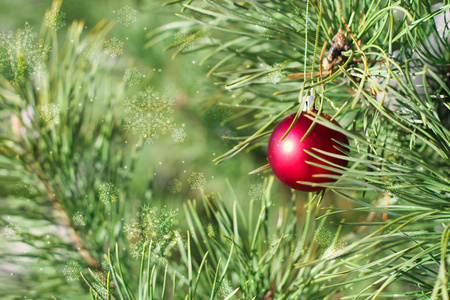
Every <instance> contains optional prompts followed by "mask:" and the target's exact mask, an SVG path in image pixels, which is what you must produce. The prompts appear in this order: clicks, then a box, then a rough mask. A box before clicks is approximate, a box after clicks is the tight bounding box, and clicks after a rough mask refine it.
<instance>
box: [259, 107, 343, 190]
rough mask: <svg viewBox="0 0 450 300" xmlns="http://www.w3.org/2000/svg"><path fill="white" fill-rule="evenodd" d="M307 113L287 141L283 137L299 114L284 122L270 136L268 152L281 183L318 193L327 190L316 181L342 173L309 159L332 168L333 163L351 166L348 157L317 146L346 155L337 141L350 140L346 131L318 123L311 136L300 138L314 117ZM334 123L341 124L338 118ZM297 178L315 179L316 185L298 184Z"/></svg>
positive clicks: (300, 118)
mask: <svg viewBox="0 0 450 300" xmlns="http://www.w3.org/2000/svg"><path fill="white" fill-rule="evenodd" d="M306 114H307V112H302V113H301V114H300V116H299V118H298V119H297V121H296V123H295V124H294V126H293V127H292V128H291V130H290V131H289V133H288V134H287V135H286V136H285V137H284V139H283V140H281V138H282V137H283V135H284V134H285V133H286V132H287V131H288V129H289V127H290V126H291V124H292V121H293V120H294V118H295V114H292V115H289V116H288V117H286V118H285V119H284V120H283V121H281V122H280V124H278V125H277V126H276V127H275V129H274V130H273V132H272V135H271V136H270V139H269V145H268V148H267V152H268V156H269V164H270V167H271V168H272V171H273V173H274V174H275V176H277V177H278V179H279V180H280V181H281V182H283V183H284V184H286V185H287V186H289V187H291V188H293V189H296V190H299V191H303V192H316V191H320V190H323V189H324V187H320V186H315V185H314V184H321V183H330V182H335V181H336V179H332V178H327V177H322V176H324V175H325V176H326V175H339V173H336V172H333V171H330V170H327V169H324V168H321V167H319V166H313V165H311V164H309V163H308V162H312V163H316V164H320V165H323V166H330V167H331V166H332V164H337V165H339V166H343V167H345V166H347V160H345V159H340V158H336V157H332V156H329V155H325V154H322V153H318V152H317V151H315V150H314V148H316V149H320V150H323V151H326V152H329V153H334V154H340V155H344V154H343V152H342V151H341V150H339V149H345V148H346V147H344V146H342V145H340V144H338V143H337V142H336V141H338V142H340V143H343V144H345V145H347V146H348V139H347V137H346V136H345V135H344V134H342V133H340V132H338V131H335V130H333V129H330V128H328V127H325V126H323V125H320V124H318V123H317V122H316V124H315V125H314V127H313V129H312V130H311V132H310V133H309V134H308V136H307V137H306V138H305V139H304V140H303V141H300V140H301V139H302V137H303V136H304V134H305V133H306V131H307V130H308V129H309V127H310V126H311V124H312V122H313V120H311V119H309V118H308V117H306ZM321 116H322V117H324V118H327V119H328V120H329V119H330V116H328V115H326V114H321ZM332 122H333V123H334V124H336V125H338V126H339V124H338V123H337V122H336V121H334V120H333V121H332ZM280 140H281V141H280ZM305 150H306V151H309V152H311V153H314V154H316V155H317V156H319V157H321V158H323V159H326V160H327V161H329V162H330V163H331V164H329V163H327V162H324V161H321V160H320V159H318V158H316V157H313V156H311V155H309V154H308V153H306V152H305ZM345 150H347V149H345ZM317 175H320V177H317ZM297 181H304V182H311V183H312V184H311V185H307V184H301V183H297Z"/></svg>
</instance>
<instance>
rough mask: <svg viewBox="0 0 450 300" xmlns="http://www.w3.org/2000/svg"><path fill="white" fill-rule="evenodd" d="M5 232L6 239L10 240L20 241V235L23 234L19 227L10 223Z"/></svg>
mask: <svg viewBox="0 0 450 300" xmlns="http://www.w3.org/2000/svg"><path fill="white" fill-rule="evenodd" d="M3 232H4V234H5V235H6V237H7V238H8V239H10V240H18V239H20V235H21V233H22V231H21V229H20V227H19V225H17V224H15V223H9V224H8V225H6V226H5V228H4V229H3Z"/></svg>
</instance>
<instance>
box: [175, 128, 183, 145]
mask: <svg viewBox="0 0 450 300" xmlns="http://www.w3.org/2000/svg"><path fill="white" fill-rule="evenodd" d="M172 138H173V140H174V142H175V143H182V142H184V139H185V138H186V132H185V131H184V129H183V128H174V129H173V130H172Z"/></svg>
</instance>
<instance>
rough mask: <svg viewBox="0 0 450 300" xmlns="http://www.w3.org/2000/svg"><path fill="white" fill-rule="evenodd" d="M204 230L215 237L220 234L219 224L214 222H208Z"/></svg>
mask: <svg viewBox="0 0 450 300" xmlns="http://www.w3.org/2000/svg"><path fill="white" fill-rule="evenodd" d="M203 230H204V232H205V233H206V234H207V235H208V236H209V237H212V238H214V237H216V236H217V235H218V230H217V226H216V225H214V224H212V223H208V224H207V225H206V226H205V227H204V228H203Z"/></svg>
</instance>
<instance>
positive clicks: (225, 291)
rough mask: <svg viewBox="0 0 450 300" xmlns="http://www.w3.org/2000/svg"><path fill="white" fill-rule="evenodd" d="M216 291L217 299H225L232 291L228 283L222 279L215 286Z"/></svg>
mask: <svg viewBox="0 0 450 300" xmlns="http://www.w3.org/2000/svg"><path fill="white" fill-rule="evenodd" d="M216 291H217V295H219V297H222V298H225V297H227V296H228V295H229V294H231V292H232V291H233V289H232V287H231V283H230V281H229V280H228V279H226V278H224V279H222V281H220V282H219V283H218V285H217V286H216Z"/></svg>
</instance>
